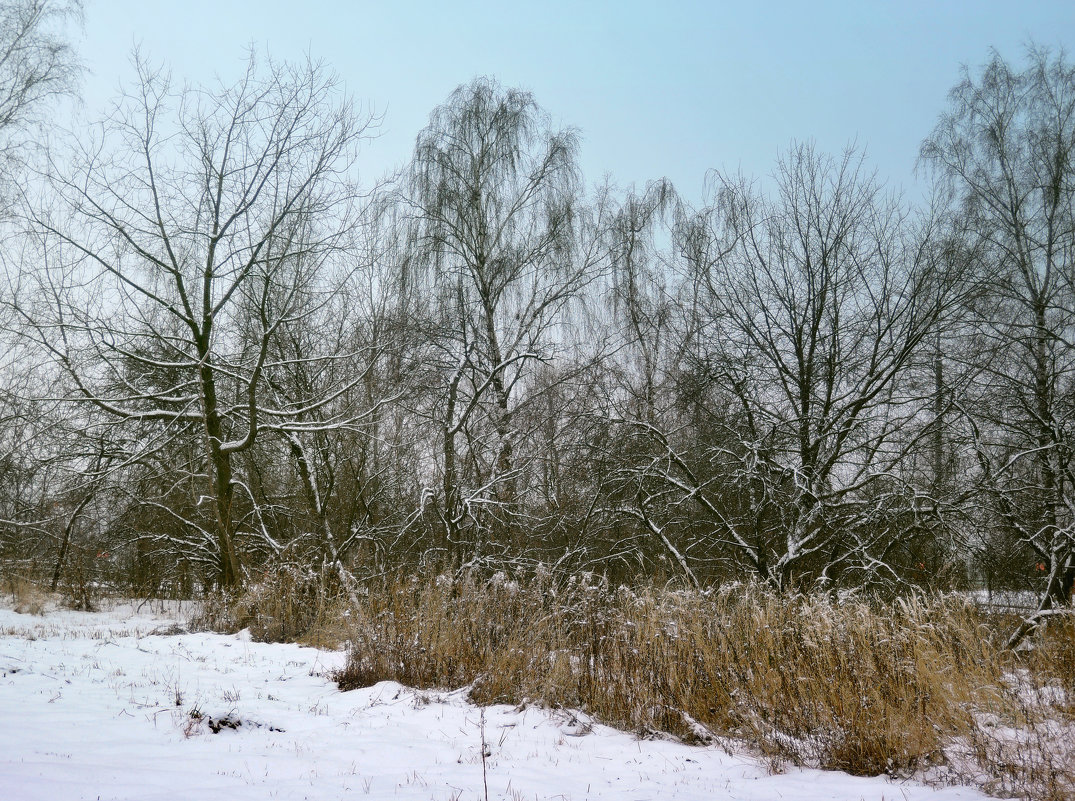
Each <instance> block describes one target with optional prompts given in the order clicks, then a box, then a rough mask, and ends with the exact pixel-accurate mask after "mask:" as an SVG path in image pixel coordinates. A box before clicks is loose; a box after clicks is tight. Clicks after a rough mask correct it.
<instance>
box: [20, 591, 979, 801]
mask: <svg viewBox="0 0 1075 801" xmlns="http://www.w3.org/2000/svg"><path fill="white" fill-rule="evenodd" d="M182 620H183V616H182V615H181V614H178V613H177V610H173V612H172V614H171V615H168V614H164V613H162V612H160V611H159V610H158V612H157V613H152V612H151V611H150V610H149V609H148V608H142V609H140V610H139V609H137V608H136V607H134V606H131V605H118V606H116V607H115V608H114V609H112V610H110V611H108V612H102V613H79V612H71V611H51V612H49V613H48V614H46V615H44V616H40V617H39V616H31V615H23V614H17V613H15V612H13V611H11V610H10V609H9V608H6V607H5V608H0V799H2V800H3V801H36V800H38V799H40V801H65V800H66V799H101V801H109V800H110V799H131V800H132V801H134V800H136V801H157V800H158V799H159V800H163V799H175V800H177V801H178V800H179V799H182V800H183V801H186V800H187V799H202V800H203V801H214V799H227V801H245V800H246V799H318V800H322V799H323V800H324V801H330V800H331V801H335V800H336V799H351V798H355V799H360V798H371V799H423V801H424V799H460V800H462V799H483V798H485V797H488V798H490V799H493V798H497V799H509V800H510V801H523V799H557V801H568V800H569V799H577V800H578V801H582V800H583V799H617V801H621V800H635V801H640V800H641V799H697V800H698V801H703V799H704V801H713V800H714V799H759V800H760V799H777V798H784V799H803V800H804V801H814V800H816V799H860V798H861V799H882V798H884V799H890V801H891V800H892V799H908V800H911V799H921V800H922V801H926V800H927V799H929V800H930V801H942V800H945V801H948V800H954V799H981V798H985V796H982V795H980V794H979V793H978V792H976V791H974V790H971V789H968V788H945V789H940V790H934V789H931V788H928V787H924V786H922V785H918V784H914V783H910V782H898V783H897V782H892V781H889V780H887V779H884V778H875V779H868V778H857V777H853V776H848V775H845V774H841V773H831V772H821V771H813V770H788V771H786V772H784V773H780V774H776V775H772V774H770V772H769V770H768V769H767V767H766V765H765V764H764V763H762V762H760V761H758V760H755V759H753V758H751V757H749V756H729V755H728V754H727V753H725V752H724V751H722V750H721V749H719V748H717V747H707V748H700V747H694V746H686V745H681V744H678V743H674V742H666V741H660V740H639V739H637V738H636V737H634V736H632V735H630V734H625V733H622V732H619V731H615V730H613V729H610V728H606V727H604V726H600V725H591V723H590V722H589V721H587V720H586V719H585V717H584V716H583V715H581V714H571V713H567V712H561V711H548V710H541V709H535V708H527V709H523V710H519V709H515V708H514V707H510V706H495V707H488V708H486V709H485V710H484V711H483V710H482V709H479V708H477V707H475V706H472V705H471V704H469V703H467V701H466V700H465V699H464V697H463V694H462V693H458V692H457V693H430V692H421V691H416V690H411V689H407V688H405V687H402V686H400V685H398V684H394V683H389V682H384V683H381V684H378V685H376V686H374V687H369V688H367V689H364V690H354V691H351V692H347V693H341V692H340V691H339V690H338V689H337V688H336V686H335V685H334V684H333V683H332V681H331V680H330V679H329V678H328V676H327V674H328V673H329V672H330V671H332V670H334V669H335V668H337V667H339V666H340V665H341V664H342V663H343V660H344V654H343V653H342V652H331V651H319V650H316V649H312V648H303V647H300V646H297V645H279V644H265V643H257V642H251V640H250V638H249V637H248V636H246V635H245V633H240V634H237V635H234V636H223V635H218V634H207V633H175V632H176V629H174V628H172V624H174V623H176V622H181V621H182ZM483 743H484V753H485V757H484V760H483V757H482V754H483ZM486 787H487V788H488V790H487V791H486ZM486 794H487V796H486Z"/></svg>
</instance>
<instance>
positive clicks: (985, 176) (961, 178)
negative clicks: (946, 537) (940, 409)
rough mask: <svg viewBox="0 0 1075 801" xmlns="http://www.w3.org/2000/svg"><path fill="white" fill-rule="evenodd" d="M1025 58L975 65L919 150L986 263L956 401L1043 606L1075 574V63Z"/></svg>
mask: <svg viewBox="0 0 1075 801" xmlns="http://www.w3.org/2000/svg"><path fill="white" fill-rule="evenodd" d="M1028 55H1029V63H1028V64H1027V66H1026V67H1025V68H1023V69H1022V70H1019V69H1016V68H1014V67H1013V66H1012V65H1010V64H1008V63H1007V62H1005V61H1004V60H1003V59H1002V58H1001V57H1000V56H999V55H998V54H997V53H993V54H992V56H991V58H990V60H989V62H988V63H987V64H986V65H985V66H984V67H983V68H982V69H981V71H980V72H978V73H977V74H972V73H971V72H970V71H969V70H967V71H965V72H964V76H963V80H962V81H961V82H960V84H959V85H957V86H956V87H955V88H954V89H953V90H952V92H951V96H950V106H949V110H948V111H947V112H946V113H945V114H944V115H943V116H942V117H941V119H940V121H939V122H938V124H937V127H936V128H935V129H934V131H933V133H932V134H931V135H930V137H929V138H928V139H926V140H925V142H924V143H923V145H922V159H923V161H924V162H925V163H926V164H928V165H930V166H932V167H934V168H935V169H936V170H937V172H938V174H939V176H940V178H941V180H942V181H943V182H944V183H945V185H946V186H947V187H949V188H950V189H951V190H952V192H953V194H954V199H955V200H956V202H957V204H958V205H957V206H956V211H955V213H956V214H958V215H959V216H960V217H961V218H962V219H963V220H964V221H965V227H966V229H967V231H968V236H970V237H973V239H972V241H971V242H970V243H969V246H970V247H973V248H974V249H975V251H976V252H977V254H978V258H979V259H980V272H981V277H982V291H981V292H980V293H979V294H977V295H976V296H975V298H974V302H973V303H971V304H969V306H968V313H969V320H970V321H971V322H970V325H971V328H972V331H971V334H970V336H971V337H972V341H973V343H974V345H973V353H972V355H971V357H970V358H968V359H967V360H966V362H965V364H964V367H965V369H966V371H967V377H966V380H965V382H964V389H963V391H962V392H961V394H960V398H959V400H960V405H961V408H962V410H963V412H964V414H965V415H966V420H967V421H968V424H969V427H970V433H971V437H972V447H973V450H974V453H975V455H976V457H977V460H978V466H979V469H980V479H981V484H980V487H981V489H982V490H983V491H984V492H985V494H986V497H987V498H988V499H989V500H990V504H989V505H990V511H991V516H992V517H993V520H994V521H996V522H997V524H998V525H999V528H1001V529H1005V530H1006V531H1008V532H1014V533H1016V534H1017V536H1018V537H1019V538H1020V539H1021V540H1022V541H1023V542H1024V543H1026V544H1027V545H1028V546H1029V547H1030V548H1032V549H1033V551H1034V552H1035V554H1036V559H1037V560H1039V563H1041V564H1044V565H1046V567H1047V569H1046V571H1045V572H1046V576H1045V582H1044V586H1043V588H1042V594H1041V611H1042V612H1044V611H1045V610H1047V609H1049V608H1050V607H1051V606H1052V605H1054V604H1058V603H1063V602H1066V601H1068V600H1069V599H1070V597H1071V591H1072V584H1073V583H1075V67H1072V65H1071V64H1069V63H1068V62H1067V61H1065V59H1064V56H1063V54H1062V53H1061V54H1058V55H1054V54H1051V53H1049V52H1048V51H1046V50H1039V49H1032V50H1031V51H1030V52H1029V54H1028Z"/></svg>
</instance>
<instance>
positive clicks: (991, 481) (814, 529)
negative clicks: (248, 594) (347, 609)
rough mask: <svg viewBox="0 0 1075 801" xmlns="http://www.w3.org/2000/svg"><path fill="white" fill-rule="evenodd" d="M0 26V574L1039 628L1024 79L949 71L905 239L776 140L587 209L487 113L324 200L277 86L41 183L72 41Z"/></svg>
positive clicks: (1060, 493) (1045, 197)
mask: <svg viewBox="0 0 1075 801" xmlns="http://www.w3.org/2000/svg"><path fill="white" fill-rule="evenodd" d="M14 6H17V7H18V8H16V9H15V10H14V11H9V12H6V13H8V17H7V18H5V19H4V20H3V21H0V38H3V40H4V41H2V42H0V46H5V45H9V46H10V42H12V41H13V35H14V34H13V32H19V31H21V32H22V34H26V33H27V32H29V33H31V34H33V35H34V36H37V37H38V44H37V48H38V51H39V52H46V51H47V52H49V53H51V54H52V58H53V61H52V62H51V63H43V64H41V65H36V68H37V69H38V72H37V73H35V75H37V76H38V77H36V78H35V79H34V80H36V81H37V84H36V85H39V86H40V87H41V90H42V91H40V92H38V93H37V94H36V95H35V94H34V93H29V94H25V95H24V96H21V97H16V96H15V95H14V94H12V93H13V92H14V89H12V88H11V87H12V86H14V85H15V84H16V83H17V82H19V81H22V84H20V85H26V76H25V75H22V74H21V73H20V74H15V73H10V74H9V71H10V70H11V69H12V68H11V67H10V64H11V63H13V62H12V61H11V60H8V61H4V62H0V71H4V74H3V75H0V84H2V85H0V112H3V111H4V108H5V106H4V105H3V104H4V103H5V102H9V103H16V104H22V105H20V106H18V108H17V109H16V110H15V111H14V112H13V113H4V114H0V125H2V126H3V128H2V132H3V135H4V136H5V143H4V148H5V149H4V151H3V153H4V157H5V161H4V179H5V184H4V186H5V192H6V199H7V200H8V201H9V202H8V204H7V207H6V208H7V215H6V218H5V223H4V224H5V227H6V234H7V236H6V238H5V240H4V247H3V254H4V260H5V266H6V269H7V276H8V283H7V286H6V287H5V290H4V296H3V326H4V332H5V337H6V342H5V357H4V361H3V366H4V372H3V381H2V387H0V404H2V419H3V428H2V436H3V450H2V458H3V461H2V464H0V470H2V474H3V481H2V483H0V518H2V520H3V523H2V527H0V549H2V556H3V557H4V558H5V559H11V560H24V561H31V562H33V563H34V565H35V566H36V567H37V568H38V569H39V570H41V571H42V572H44V573H46V574H47V575H48V576H50V577H51V580H52V582H53V585H54V586H55V584H56V583H57V582H60V581H64V580H71V577H75V578H76V579H78V578H79V577H81V580H86V577H87V576H95V577H102V578H108V579H110V580H114V581H120V582H124V583H127V584H129V585H131V586H133V587H137V588H138V589H140V590H142V591H147V592H191V591H196V590H200V589H204V588H208V587H213V586H234V585H237V584H241V583H243V582H244V581H246V580H248V579H249V578H250V577H252V576H256V575H258V573H259V571H261V570H263V569H265V567H266V566H268V565H271V564H276V563H279V562H281V561H285V562H289V563H292V564H299V565H307V566H312V567H319V568H325V569H328V570H331V571H333V572H334V573H335V574H337V575H339V576H340V577H341V578H342V579H343V580H344V582H345V583H346V582H347V581H349V579H350V577H352V576H355V575H361V574H364V573H369V572H371V571H372V572H376V571H381V570H384V569H386V568H388V567H397V566H398V565H399V564H401V563H407V562H413V561H417V560H420V559H422V558H428V557H430V556H431V555H436V556H442V557H444V558H446V559H449V560H453V561H455V562H457V563H460V564H464V563H466V564H478V563H495V564H497V565H502V566H503V565H510V564H512V563H522V562H528V563H533V562H535V561H541V562H544V563H546V564H558V565H564V566H571V567H573V568H578V569H588V570H597V571H601V572H609V573H614V574H617V575H624V576H628V575H632V574H638V573H644V574H647V575H652V574H659V575H666V576H678V577H681V578H682V579H684V580H686V581H688V582H691V583H694V584H699V585H701V584H707V583H710V582H714V581H720V580H725V579H744V578H755V579H758V580H760V581H762V582H766V583H769V584H771V585H772V586H774V587H777V588H786V587H792V586H797V587H804V586H811V587H812V586H816V585H822V586H826V587H834V586H863V585H885V586H890V587H899V586H901V585H928V586H955V585H963V586H966V585H973V586H982V585H988V586H990V587H998V588H999V587H1007V588H1033V589H1035V590H1037V591H1038V592H1039V593H1040V597H1041V598H1042V603H1043V606H1044V607H1045V608H1048V606H1050V605H1052V604H1055V603H1058V602H1066V601H1067V600H1068V599H1069V598H1070V595H1071V588H1072V582H1073V579H1075V561H1073V555H1075V528H1073V526H1075V491H1073V485H1075V452H1073V446H1075V408H1073V407H1075V162H1073V158H1072V157H1073V154H1075V69H1073V67H1072V66H1071V65H1070V64H1069V63H1068V62H1067V61H1065V60H1064V58H1063V56H1057V55H1056V54H1053V53H1050V52H1047V51H1044V50H1034V51H1032V52H1030V53H1029V54H1028V57H1027V59H1026V61H1025V63H1023V64H1021V65H1015V64H1011V63H1009V62H1006V61H1005V60H1004V59H1002V58H1001V57H1000V56H999V55H996V54H993V55H992V56H991V57H990V60H989V62H988V63H987V64H986V65H985V67H983V68H982V69H980V70H973V71H968V72H967V73H966V74H965V75H964V76H963V78H962V80H961V82H960V83H959V84H958V85H957V86H956V88H955V89H954V90H953V91H952V94H951V99H950V103H949V107H948V110H947V111H946V112H945V113H944V114H943V115H942V117H941V118H940V120H939V121H938V123H937V125H936V127H935V129H934V130H933V131H932V132H923V133H924V134H927V136H926V139H925V141H924V143H923V145H922V151H921V161H920V167H921V169H923V170H924V171H926V172H928V173H929V174H930V175H931V177H932V179H933V180H934V183H935V186H936V192H935V193H934V195H933V198H932V200H931V201H930V202H929V203H920V204H917V205H916V204H911V203H909V202H907V201H906V200H905V199H903V198H901V197H899V196H898V195H897V194H896V193H894V192H893V191H892V190H891V189H890V188H888V187H887V186H886V185H885V184H884V183H883V182H882V181H880V180H879V179H878V178H877V177H876V176H875V175H874V173H873V172H872V170H871V168H870V166H869V164H868V163H866V161H865V160H864V158H863V156H862V155H861V153H860V152H857V151H855V150H854V149H850V150H848V151H847V152H845V153H842V154H835V155H830V154H825V153H820V152H818V151H817V150H816V149H815V148H814V147H812V146H810V145H802V144H799V145H793V146H791V147H790V148H789V149H788V151H787V152H786V153H785V154H784V156H783V157H782V159H781V160H780V162H779V163H778V164H777V166H776V170H775V173H774V180H773V182H772V184H771V188H762V186H761V185H760V184H758V183H756V182H755V181H754V180H752V179H751V178H750V177H749V176H741V175H729V174H714V175H713V176H712V180H711V181H710V186H711V190H710V193H709V195H708V196H707V197H706V198H705V200H704V202H703V203H702V204H701V205H700V206H697V207H696V206H694V205H692V204H690V203H688V202H686V201H685V200H684V199H682V198H680V197H679V196H677V194H676V192H675V190H674V188H673V187H672V186H670V185H669V184H668V183H667V182H664V181H654V182H653V183H651V184H649V185H647V186H646V187H643V188H628V189H626V190H622V189H618V188H616V187H613V186H604V187H597V188H590V187H589V186H588V185H587V183H586V181H585V179H584V177H583V176H582V175H581V174H580V172H579V168H578V158H577V157H578V137H577V134H576V132H575V131H574V130H572V129H558V128H556V127H555V126H554V125H553V124H552V122H551V120H550V117H549V116H548V115H547V114H546V113H545V112H544V111H543V110H542V109H541V107H540V106H539V105H538V104H537V103H536V101H535V99H534V98H533V97H531V96H530V95H529V94H528V93H526V92H522V91H518V90H515V89H511V88H508V87H504V86H501V85H499V84H498V83H497V82H496V81H495V80H492V79H487V78H479V79H476V80H474V81H472V82H471V83H469V84H466V85H464V86H461V87H459V88H458V89H457V90H456V91H455V92H454V93H453V94H452V95H451V96H450V97H449V98H448V99H447V100H446V101H445V103H444V104H443V105H441V106H440V107H438V108H437V109H435V110H434V111H433V113H432V115H431V116H430V120H429V124H428V126H427V127H426V128H425V129H424V130H423V131H422V132H421V133H420V134H419V135H418V137H417V141H416V143H415V149H414V154H413V158H412V159H411V161H410V163H409V164H407V165H406V166H405V167H403V168H402V169H401V170H400V171H399V172H398V174H397V175H395V176H394V177H392V178H391V179H390V180H386V181H385V182H383V183H382V184H380V185H377V186H373V187H371V186H361V185H359V184H358V183H357V177H356V176H357V172H356V169H357V168H358V167H360V166H361V159H360V158H359V153H358V146H359V144H360V143H361V141H362V140H363V138H364V137H365V136H367V135H368V133H369V132H370V126H371V124H372V123H373V120H372V119H371V118H370V117H368V116H363V114H362V112H361V111H360V110H359V108H358V107H357V106H356V105H355V104H354V103H353V102H352V100H351V99H350V98H348V97H347V96H346V95H345V94H344V93H343V92H342V91H341V89H340V87H339V84H338V82H337V80H336V78H335V76H334V75H332V74H331V73H330V72H329V71H327V70H326V69H325V68H324V67H322V66H319V65H317V64H309V63H307V64H275V63H269V64H260V63H256V62H255V61H253V60H252V61H251V62H250V65H249V68H248V70H247V72H246V74H245V75H243V76H241V77H240V79H239V80H238V81H236V82H235V83H234V84H231V85H226V86H223V87H216V88H203V87H195V88H177V87H176V86H174V85H172V84H170V83H169V81H168V80H167V78H166V77H165V76H164V74H163V73H162V72H160V71H156V70H153V69H151V68H150V67H148V66H147V65H145V64H141V65H140V66H139V69H138V76H137V80H136V82H135V84H134V89H133V90H132V91H131V92H130V93H128V94H127V95H126V96H124V97H122V98H120V100H119V101H118V103H117V104H116V107H115V109H114V110H113V111H112V113H111V114H110V115H109V116H108V117H107V118H105V119H104V120H102V121H101V123H100V124H99V125H98V126H96V127H93V128H91V129H87V130H85V131H83V132H82V135H80V136H78V137H72V138H71V140H70V141H64V142H59V143H54V144H53V145H52V147H51V149H50V150H49V152H47V153H42V152H40V151H39V150H38V149H36V148H34V147H32V146H31V145H30V144H28V143H27V142H26V141H25V140H26V139H27V137H26V136H25V134H26V133H27V132H28V131H30V129H31V128H32V125H33V122H34V120H33V114H36V113H37V112H38V110H39V109H40V108H41V104H42V103H43V102H46V101H47V99H48V96H49V95H50V94H53V93H56V92H59V91H63V90H65V89H68V88H70V86H71V83H70V81H71V78H72V75H73V71H74V61H73V60H72V58H71V55H70V53H69V52H68V51H66V50H65V49H64V48H63V46H62V40H60V39H57V38H56V37H57V36H58V34H57V33H56V32H55V30H54V28H52V27H49V26H50V25H52V24H53V23H54V22H55V21H56V20H55V17H56V15H57V14H59V15H60V16H61V17H62V16H63V15H64V14H69V13H72V12H73V11H77V8H67V7H63V8H59V7H57V6H55V5H54V4H50V3H45V2H24V3H21V4H14ZM22 7H25V9H31V10H33V9H37V10H38V11H39V12H40V11H47V12H48V16H40V15H39V16H38V17H30V18H28V19H25V20H22V21H21V24H22V25H23V28H21V29H20V28H18V25H19V24H20V19H19V18H17V15H16V11H18V10H19V8H22ZM57 8H59V11H57ZM25 9H23V10H25ZM25 38H26V37H25V35H23V36H22V39H21V40H20V41H25ZM22 57H23V58H25V56H22ZM31 66H34V65H31ZM4 82H6V83H4ZM5 93H6V94H5ZM4 97H10V98H11V99H10V100H8V101H5V100H4ZM19 109H25V113H23V112H22V111H20V110H19ZM725 155H726V154H725ZM718 157H719V158H720V160H727V159H726V158H724V157H723V156H720V155H719V154H714V158H715V159H716V158H718ZM65 577H66V578H65Z"/></svg>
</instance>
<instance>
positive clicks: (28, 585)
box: [3, 571, 49, 615]
mask: <svg viewBox="0 0 1075 801" xmlns="http://www.w3.org/2000/svg"><path fill="white" fill-rule="evenodd" d="M3 593H4V594H5V595H7V596H8V597H9V598H10V601H11V604H12V608H13V609H14V610H15V611H16V612H18V613H19V614H20V615H43V614H45V611H46V609H47V608H48V602H49V595H48V593H47V592H45V590H43V589H42V588H41V586H40V585H39V583H38V582H37V581H34V580H33V579H32V578H30V576H28V575H26V574H24V573H22V572H16V571H12V572H4V574H3Z"/></svg>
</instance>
